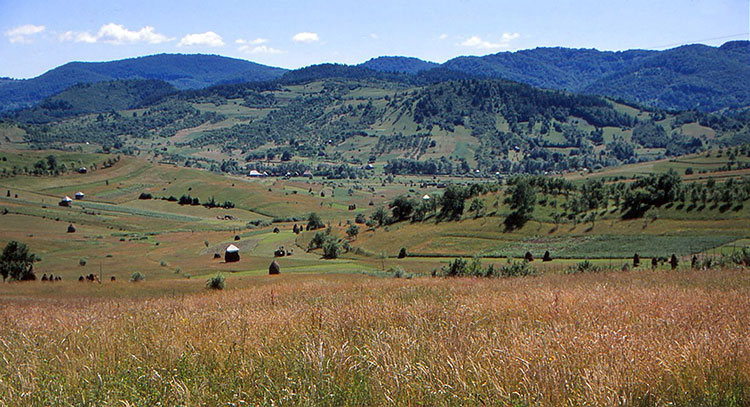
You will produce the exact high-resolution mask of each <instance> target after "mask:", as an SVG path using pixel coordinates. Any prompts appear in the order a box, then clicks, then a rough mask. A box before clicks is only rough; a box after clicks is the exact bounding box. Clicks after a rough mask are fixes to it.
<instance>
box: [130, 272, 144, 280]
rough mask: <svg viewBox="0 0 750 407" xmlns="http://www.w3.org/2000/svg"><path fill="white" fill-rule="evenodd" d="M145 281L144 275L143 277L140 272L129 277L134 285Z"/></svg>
mask: <svg viewBox="0 0 750 407" xmlns="http://www.w3.org/2000/svg"><path fill="white" fill-rule="evenodd" d="M145 279H146V276H145V275H143V273H141V272H140V271H136V272H135V273H133V274H132V275H131V276H130V281H132V282H134V283H137V282H139V281H143V280H145Z"/></svg>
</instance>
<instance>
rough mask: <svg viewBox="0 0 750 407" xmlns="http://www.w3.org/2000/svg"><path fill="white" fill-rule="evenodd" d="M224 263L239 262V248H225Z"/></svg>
mask: <svg viewBox="0 0 750 407" xmlns="http://www.w3.org/2000/svg"><path fill="white" fill-rule="evenodd" d="M224 261H226V262H227V263H233V262H236V261H240V248H239V247H237V246H235V245H233V244H230V245H229V247H227V251H226V253H224Z"/></svg>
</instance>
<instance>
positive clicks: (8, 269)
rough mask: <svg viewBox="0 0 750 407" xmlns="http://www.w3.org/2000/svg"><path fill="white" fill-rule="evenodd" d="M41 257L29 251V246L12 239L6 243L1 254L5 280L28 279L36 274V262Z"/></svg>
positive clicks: (0, 265) (0, 262)
mask: <svg viewBox="0 0 750 407" xmlns="http://www.w3.org/2000/svg"><path fill="white" fill-rule="evenodd" d="M37 260H39V258H38V257H37V256H36V255H35V254H33V253H29V248H28V247H27V246H26V244H24V243H20V242H17V241H15V240H11V241H10V242H8V244H7V245H5V248H4V249H3V254H2V256H0V273H1V274H2V276H3V281H5V280H6V279H7V278H10V279H11V280H27V279H30V278H31V277H33V276H34V262H35V261H37Z"/></svg>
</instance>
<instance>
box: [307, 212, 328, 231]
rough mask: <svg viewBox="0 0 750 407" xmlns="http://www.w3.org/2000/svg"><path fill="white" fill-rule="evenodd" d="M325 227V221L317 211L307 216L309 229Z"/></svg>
mask: <svg viewBox="0 0 750 407" xmlns="http://www.w3.org/2000/svg"><path fill="white" fill-rule="evenodd" d="M323 227H325V224H324V223H323V220H322V219H320V216H319V215H318V214H317V213H315V212H313V213H311V214H310V216H309V217H308V218H307V230H315V229H320V228H323Z"/></svg>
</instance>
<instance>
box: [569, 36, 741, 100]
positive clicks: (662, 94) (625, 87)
mask: <svg viewBox="0 0 750 407" xmlns="http://www.w3.org/2000/svg"><path fill="white" fill-rule="evenodd" d="M580 90H581V91H583V92H586V93H594V94H599V95H611V96H615V97H619V98H622V99H626V100H631V101H635V102H639V103H642V104H648V105H652V106H658V107H661V108H668V109H697V110H702V111H716V110H720V109H722V108H727V107H730V108H731V107H745V106H750V42H748V41H734V42H730V43H726V44H724V45H723V46H721V47H720V48H715V47H708V46H705V45H687V46H684V47H679V48H674V49H670V50H667V51H663V52H660V53H657V54H654V55H652V56H650V57H649V58H645V59H642V60H640V61H638V63H636V64H633V65H631V66H628V67H626V68H625V69H622V70H620V71H617V72H614V73H611V74H609V75H605V76H604V77H602V78H600V79H599V80H597V81H594V82H593V83H591V84H589V85H587V86H585V87H584V88H582V89H580Z"/></svg>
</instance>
